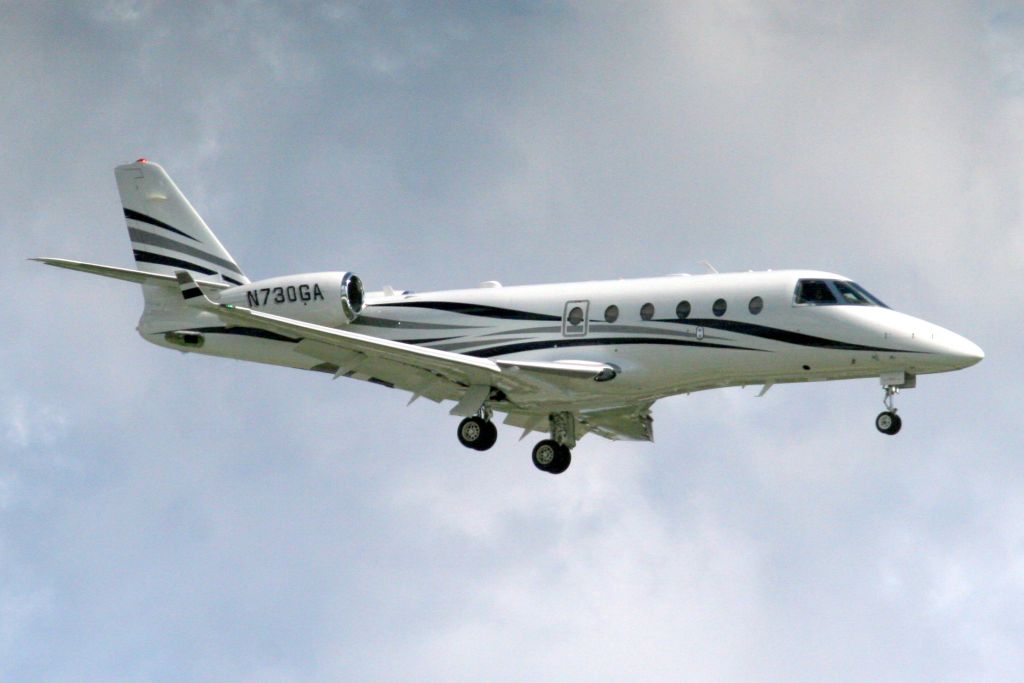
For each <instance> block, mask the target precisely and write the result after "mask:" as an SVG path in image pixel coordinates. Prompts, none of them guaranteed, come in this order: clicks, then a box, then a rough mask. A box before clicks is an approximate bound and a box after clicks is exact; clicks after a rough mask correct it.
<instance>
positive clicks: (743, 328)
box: [658, 318, 919, 353]
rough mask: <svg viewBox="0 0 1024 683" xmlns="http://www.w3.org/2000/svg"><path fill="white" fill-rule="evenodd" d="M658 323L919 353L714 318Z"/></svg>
mask: <svg viewBox="0 0 1024 683" xmlns="http://www.w3.org/2000/svg"><path fill="white" fill-rule="evenodd" d="M658 322H660V323H677V324H680V325H696V326H699V327H710V328H712V329H716V330H724V331H726V332H736V333H737V334H746V335H749V336H751V337H761V338H763V339H771V340H773V341H780V342H785V343H787V344H795V345H797V346H811V347H814V348H819V349H835V350H837V351H883V352H886V353H919V352H918V351H905V350H903V349H887V348H885V347H882V346H865V345H863V344H851V343H849V342H841V341H836V340H834V339H826V338H824V337H815V336H813V335H810V334H802V333H800V332H790V331H789V330H780V329H778V328H775V327H765V326H764V325H756V324H754V323H741V322H737V321H735V320H718V319H716V318H687V319H685V320H674V319H671V318H663V319H661V320H658Z"/></svg>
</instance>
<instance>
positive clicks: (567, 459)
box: [548, 446, 572, 474]
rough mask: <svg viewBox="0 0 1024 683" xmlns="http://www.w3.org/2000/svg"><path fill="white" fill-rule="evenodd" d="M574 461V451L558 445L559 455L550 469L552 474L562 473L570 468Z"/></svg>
mask: <svg viewBox="0 0 1024 683" xmlns="http://www.w3.org/2000/svg"><path fill="white" fill-rule="evenodd" d="M571 463H572V451H570V450H569V449H568V448H566V447H565V446H559V447H558V457H557V458H556V459H555V462H554V463H552V465H551V468H550V469H549V470H548V472H550V473H551V474H561V473H562V472H565V471H566V470H567V469H569V465H570V464H571Z"/></svg>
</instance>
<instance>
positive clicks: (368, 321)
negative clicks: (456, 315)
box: [352, 306, 479, 330]
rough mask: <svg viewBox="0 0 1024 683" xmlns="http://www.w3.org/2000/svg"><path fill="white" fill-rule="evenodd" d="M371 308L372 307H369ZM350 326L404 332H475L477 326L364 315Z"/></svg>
mask: <svg viewBox="0 0 1024 683" xmlns="http://www.w3.org/2000/svg"><path fill="white" fill-rule="evenodd" d="M369 308H373V306H369ZM352 325H366V326H367V327H390V328H395V327H400V328H402V329H406V330H475V329H478V327H479V326H478V325H439V324H435V323H412V322H408V321H406V320H387V319H385V318H374V317H372V316H368V315H366V314H365V313H363V314H360V316H359V317H358V318H356V320H355V322H353V323H352Z"/></svg>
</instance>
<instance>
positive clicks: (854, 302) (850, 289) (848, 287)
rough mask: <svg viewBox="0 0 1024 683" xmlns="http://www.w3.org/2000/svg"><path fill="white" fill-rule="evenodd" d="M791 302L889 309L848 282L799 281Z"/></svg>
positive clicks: (855, 284)
mask: <svg viewBox="0 0 1024 683" xmlns="http://www.w3.org/2000/svg"><path fill="white" fill-rule="evenodd" d="M793 302H794V303H797V304H804V305H808V306H881V307H883V308H889V307H888V306H886V305H885V304H884V303H882V301H881V300H880V299H878V298H877V297H875V296H874V295H872V294H871V293H870V292H868V290H866V289H864V288H863V287H861V286H860V285H858V284H857V283H856V282H850V281H849V280H810V279H808V280H799V281H798V282H797V283H796V291H795V292H794V294H793Z"/></svg>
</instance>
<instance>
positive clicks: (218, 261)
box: [114, 159, 249, 285]
mask: <svg viewBox="0 0 1024 683" xmlns="http://www.w3.org/2000/svg"><path fill="white" fill-rule="evenodd" d="M114 175H115V176H116V177H117V190H118V192H119V193H120V194H121V205H122V206H123V207H124V217H125V221H126V222H127V223H128V236H129V238H131V241H132V251H133V253H134V255H135V263H137V264H138V267H139V270H142V271H145V272H148V273H161V274H166V275H174V273H175V271H178V270H186V271H188V272H190V273H192V274H193V275H195V277H196V278H201V279H205V280H214V281H220V282H223V283H224V284H227V285H243V284H248V282H249V278H247V277H246V276H245V274H244V273H243V272H242V269H241V268H239V266H238V263H236V262H235V259H233V258H232V257H231V254H229V253H228V250H227V249H225V248H224V245H222V244H221V243H220V241H219V240H218V239H217V236H216V235H214V234H213V231H212V230H210V228H209V227H208V226H207V225H206V223H205V221H203V219H202V218H201V217H200V216H199V214H198V213H197V212H196V210H195V209H194V208H193V207H192V204H190V203H189V201H188V200H187V199H186V198H185V195H183V194H182V193H181V190H179V189H178V186H177V185H175V184H174V181H173V180H171V178H170V176H168V175H167V172H166V171H164V169H163V168H161V167H160V165H159V164H154V163H152V162H149V161H147V160H145V159H139V160H138V161H136V162H135V163H133V164H125V165H123V166H118V167H117V168H116V169H114Z"/></svg>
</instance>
